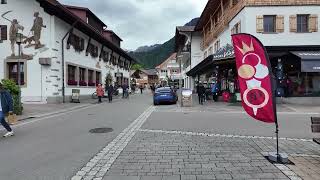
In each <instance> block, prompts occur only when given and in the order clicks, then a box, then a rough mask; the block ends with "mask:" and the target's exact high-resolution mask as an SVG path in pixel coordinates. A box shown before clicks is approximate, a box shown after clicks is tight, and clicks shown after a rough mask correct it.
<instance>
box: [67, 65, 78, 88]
mask: <svg viewBox="0 0 320 180" xmlns="http://www.w3.org/2000/svg"><path fill="white" fill-rule="evenodd" d="M76 69H77V67H76V66H72V65H68V85H72V86H76V85H78V81H77V80H76Z"/></svg>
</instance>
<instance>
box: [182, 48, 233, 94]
mask: <svg viewBox="0 0 320 180" xmlns="http://www.w3.org/2000/svg"><path fill="white" fill-rule="evenodd" d="M187 75H188V76H192V77H193V78H194V79H195V86H197V85H198V84H199V83H202V84H203V85H204V86H205V88H206V89H207V91H206V92H207V93H206V94H207V98H208V99H214V97H211V96H210V94H213V93H217V94H218V96H223V97H225V98H227V99H229V100H231V99H236V97H239V94H238V93H239V86H238V83H237V73H236V65H235V61H234V50H233V47H232V45H230V44H227V45H226V46H224V47H222V48H220V50H218V51H217V53H215V54H213V55H210V56H208V57H207V58H206V59H204V60H203V61H202V62H201V63H199V64H198V65H197V66H195V67H194V68H193V69H191V70H190V71H189V72H188V73H187ZM195 89H196V88H195ZM225 100H226V99H225Z"/></svg>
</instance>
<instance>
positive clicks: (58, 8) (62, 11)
mask: <svg viewBox="0 0 320 180" xmlns="http://www.w3.org/2000/svg"><path fill="white" fill-rule="evenodd" d="M36 1H37V2H39V3H40V6H41V7H43V8H44V10H45V12H46V13H48V14H50V15H54V16H56V17H58V18H60V19H62V20H63V21H65V22H66V23H68V24H70V25H74V27H75V28H77V29H78V30H80V31H82V32H83V33H84V34H87V35H90V36H91V38H93V39H95V40H96V41H98V42H99V43H101V44H103V45H104V46H106V47H108V48H110V49H112V50H113V51H114V52H115V53H117V54H119V55H121V56H122V57H124V58H126V59H128V60H130V61H135V62H136V60H135V59H134V58H133V57H131V56H130V55H129V54H127V53H126V52H125V51H124V50H123V49H121V48H120V47H117V46H116V45H114V44H113V43H112V42H110V41H109V40H108V39H107V38H105V37H104V36H103V34H102V33H101V32H99V31H98V30H96V29H95V28H93V27H92V26H91V25H89V24H88V23H87V22H85V21H83V20H82V19H81V18H80V17H78V16H76V15H75V14H74V13H72V12H71V11H70V10H69V9H68V8H67V7H65V6H64V5H62V4H61V3H59V2H58V1H57V0H36Z"/></svg>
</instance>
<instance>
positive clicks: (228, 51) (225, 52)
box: [213, 44, 234, 59]
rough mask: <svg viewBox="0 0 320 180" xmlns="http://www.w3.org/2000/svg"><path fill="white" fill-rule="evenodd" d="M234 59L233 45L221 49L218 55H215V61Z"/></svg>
mask: <svg viewBox="0 0 320 180" xmlns="http://www.w3.org/2000/svg"><path fill="white" fill-rule="evenodd" d="M233 57H234V49H233V46H232V45H231V44H227V45H226V46H224V47H222V48H220V49H219V50H218V51H217V53H215V54H214V55H213V59H226V58H233Z"/></svg>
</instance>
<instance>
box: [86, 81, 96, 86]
mask: <svg viewBox="0 0 320 180" xmlns="http://www.w3.org/2000/svg"><path fill="white" fill-rule="evenodd" d="M88 86H96V83H94V82H89V83H88Z"/></svg>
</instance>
